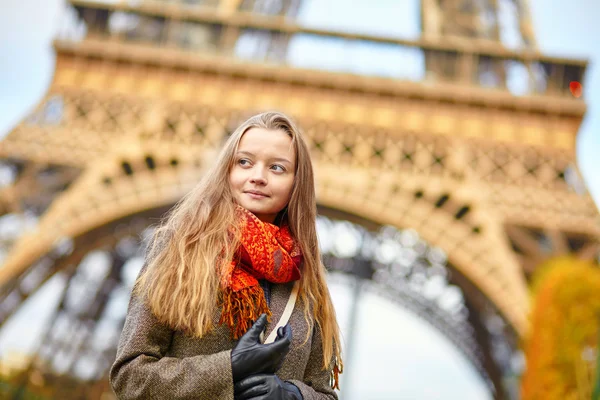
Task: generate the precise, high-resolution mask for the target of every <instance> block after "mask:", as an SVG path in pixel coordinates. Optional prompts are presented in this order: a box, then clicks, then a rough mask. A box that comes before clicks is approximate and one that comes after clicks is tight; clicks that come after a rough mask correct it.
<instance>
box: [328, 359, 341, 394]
mask: <svg viewBox="0 0 600 400" xmlns="http://www.w3.org/2000/svg"><path fill="white" fill-rule="evenodd" d="M343 372H344V365H343V364H342V362H341V361H340V360H339V359H338V358H337V357H336V360H335V364H334V365H333V369H332V370H331V377H330V380H331V388H332V389H337V390H340V374H342V373H343Z"/></svg>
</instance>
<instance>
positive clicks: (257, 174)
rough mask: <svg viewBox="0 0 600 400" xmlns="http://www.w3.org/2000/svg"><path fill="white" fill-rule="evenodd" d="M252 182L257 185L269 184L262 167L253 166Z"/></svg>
mask: <svg viewBox="0 0 600 400" xmlns="http://www.w3.org/2000/svg"><path fill="white" fill-rule="evenodd" d="M250 183H253V184H255V185H266V184H267V177H266V176H265V173H264V171H263V169H262V168H253V170H252V175H251V176H250Z"/></svg>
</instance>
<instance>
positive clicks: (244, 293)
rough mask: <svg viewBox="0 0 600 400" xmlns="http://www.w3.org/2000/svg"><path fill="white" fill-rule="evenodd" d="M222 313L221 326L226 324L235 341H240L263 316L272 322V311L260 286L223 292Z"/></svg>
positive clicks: (224, 290) (228, 289) (229, 289)
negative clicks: (265, 315)
mask: <svg viewBox="0 0 600 400" xmlns="http://www.w3.org/2000/svg"><path fill="white" fill-rule="evenodd" d="M221 300H222V301H221V302H222V311H221V318H220V320H219V324H224V323H226V324H227V326H229V328H230V329H231V335H232V337H233V339H234V340H237V339H239V338H240V337H241V336H242V335H243V334H244V333H246V332H247V331H248V329H250V327H251V326H252V324H253V323H254V322H255V321H256V320H257V319H258V317H260V315H261V314H263V313H265V314H267V319H268V320H269V321H270V320H271V310H270V309H269V306H268V305H267V300H266V299H265V294H264V292H263V290H262V288H261V287H260V286H251V287H248V288H244V289H241V290H238V291H237V292H234V291H233V290H232V289H231V288H225V289H223V290H222V299H221Z"/></svg>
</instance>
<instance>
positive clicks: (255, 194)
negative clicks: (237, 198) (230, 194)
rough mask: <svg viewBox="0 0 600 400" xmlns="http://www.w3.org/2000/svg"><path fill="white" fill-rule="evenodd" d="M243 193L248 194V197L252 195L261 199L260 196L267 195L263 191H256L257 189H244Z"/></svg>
mask: <svg viewBox="0 0 600 400" xmlns="http://www.w3.org/2000/svg"><path fill="white" fill-rule="evenodd" d="M244 193H246V194H248V195H250V197H253V198H255V199H262V198H265V197H269V196H267V194H266V193H263V192H261V191H258V190H246V191H245V192H244Z"/></svg>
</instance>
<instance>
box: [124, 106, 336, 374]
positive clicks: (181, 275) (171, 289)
mask: <svg viewBox="0 0 600 400" xmlns="http://www.w3.org/2000/svg"><path fill="white" fill-rule="evenodd" d="M252 128H263V129H267V130H280V131H283V132H285V133H287V134H288V135H289V136H290V137H291V138H292V145H293V146H294V149H295V152H296V171H295V177H294V184H293V187H292V193H291V197H290V201H289V203H288V206H287V214H288V222H289V225H290V230H291V232H292V235H293V236H294V237H295V238H296V240H297V241H298V242H299V244H300V247H301V249H302V253H303V256H304V264H303V267H302V276H301V279H300V295H299V297H300V299H301V300H302V301H303V304H304V317H305V319H306V321H307V323H308V325H309V327H310V329H309V333H310V332H311V331H312V328H313V327H314V323H316V325H317V328H318V329H319V330H320V335H321V337H322V341H323V368H324V369H327V368H331V366H332V364H331V362H332V360H333V363H334V364H333V365H334V367H336V368H337V369H338V370H339V372H341V368H342V360H341V343H340V334H339V327H338V324H337V320H336V315H335V310H334V308H333V304H332V301H331V297H330V294H329V290H328V288H327V283H326V280H325V267H324V266H323V263H322V261H321V254H320V251H319V246H318V242H317V232H316V216H317V204H316V195H315V183H314V174H313V168H312V163H311V160H310V153H309V150H308V146H307V145H306V142H305V140H304V138H303V137H302V133H301V132H300V130H299V129H298V128H297V126H296V125H295V124H294V122H293V121H292V120H291V119H290V118H289V117H287V116H286V115H284V114H282V113H278V112H266V113H262V114H258V115H255V116H253V117H251V118H250V119H248V120H247V121H246V122H244V123H242V124H241V125H240V126H239V127H238V128H237V129H236V130H235V131H234V132H233V133H232V134H231V136H230V137H229V139H228V140H227V142H226V143H225V145H224V148H223V149H222V150H221V152H220V154H219V156H218V158H217V161H216V163H215V164H214V165H213V166H212V168H211V169H210V170H209V171H208V173H207V174H206V175H205V176H204V177H203V178H202V179H201V180H200V182H199V183H198V185H197V186H196V187H195V188H194V189H193V190H192V191H191V192H189V193H188V194H187V195H186V196H185V197H184V198H183V199H181V200H180V201H179V202H178V203H177V204H176V205H175V206H174V207H173V208H172V210H171V211H170V213H169V215H168V216H167V218H166V219H165V220H164V221H163V222H162V223H161V224H160V226H159V227H158V228H157V229H156V231H155V233H154V236H153V238H152V239H151V242H150V243H149V246H148V252H147V260H146V266H145V268H144V269H143V270H142V272H141V274H140V276H139V277H138V280H137V282H136V285H135V290H136V292H137V294H140V295H142V296H144V297H145V299H146V301H147V303H148V305H149V307H150V309H151V310H152V312H153V313H154V314H155V316H156V317H157V318H158V320H159V321H160V322H162V323H164V324H165V325H167V326H169V327H170V328H172V329H176V330H183V331H186V332H188V333H190V334H192V335H194V336H196V337H202V336H204V335H205V334H206V333H208V332H209V331H211V329H212V328H213V325H212V324H213V314H214V312H215V307H217V298H218V293H219V278H220V274H221V268H222V265H223V263H225V262H227V260H231V259H232V257H233V254H234V252H235V250H236V248H237V245H238V243H239V242H238V241H237V240H236V239H235V238H234V239H233V240H232V237H231V234H230V232H231V229H232V228H233V229H235V228H236V227H235V222H236V221H235V219H234V207H235V204H234V201H233V195H232V193H231V189H230V186H229V172H230V170H231V167H232V166H233V163H234V155H235V153H236V151H237V148H238V146H239V142H240V140H241V138H242V136H243V135H244V133H246V132H247V131H248V130H250V129H252ZM336 380H337V379H336Z"/></svg>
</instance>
